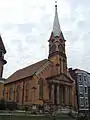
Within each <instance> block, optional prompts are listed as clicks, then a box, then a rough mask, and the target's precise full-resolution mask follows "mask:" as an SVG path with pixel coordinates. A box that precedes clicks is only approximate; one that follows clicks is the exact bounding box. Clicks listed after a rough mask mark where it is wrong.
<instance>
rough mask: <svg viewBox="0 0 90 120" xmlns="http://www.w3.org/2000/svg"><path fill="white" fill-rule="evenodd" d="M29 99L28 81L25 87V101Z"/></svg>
mask: <svg viewBox="0 0 90 120" xmlns="http://www.w3.org/2000/svg"><path fill="white" fill-rule="evenodd" d="M28 99H29V84H28V83H27V84H26V87H25V101H26V102H27V101H28Z"/></svg>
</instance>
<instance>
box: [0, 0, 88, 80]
mask: <svg viewBox="0 0 90 120" xmlns="http://www.w3.org/2000/svg"><path fill="white" fill-rule="evenodd" d="M57 4H58V16H59V21H60V26H61V30H62V32H63V35H64V37H65V39H66V54H67V61H68V67H72V68H80V69H83V70H86V71H88V72H90V67H89V65H90V60H89V59H90V47H89V45H90V1H89V0H87V2H85V0H57ZM54 6H55V1H54V0H0V34H1V36H2V39H3V42H4V45H5V47H6V50H7V53H6V54H5V59H6V60H7V64H6V65H5V66H4V74H3V77H5V78H7V77H9V76H10V75H11V74H12V73H14V72H15V71H16V70H18V69H22V68H24V67H26V66H29V65H30V64H33V63H35V62H38V61H40V60H42V59H45V58H48V39H49V37H50V35H51V32H52V28H53V20H54V13H55V11H54V10H55V9H54Z"/></svg>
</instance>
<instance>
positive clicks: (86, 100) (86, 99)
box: [85, 98, 88, 107]
mask: <svg viewBox="0 0 90 120" xmlns="http://www.w3.org/2000/svg"><path fill="white" fill-rule="evenodd" d="M85 105H86V106H87V107H88V98H85Z"/></svg>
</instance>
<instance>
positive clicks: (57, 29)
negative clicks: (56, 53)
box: [52, 1, 61, 37]
mask: <svg viewBox="0 0 90 120" xmlns="http://www.w3.org/2000/svg"><path fill="white" fill-rule="evenodd" d="M52 32H53V35H54V36H55V37H56V36H60V33H61V29H60V24H59V19H58V12H57V1H55V17H54V23H53V31H52Z"/></svg>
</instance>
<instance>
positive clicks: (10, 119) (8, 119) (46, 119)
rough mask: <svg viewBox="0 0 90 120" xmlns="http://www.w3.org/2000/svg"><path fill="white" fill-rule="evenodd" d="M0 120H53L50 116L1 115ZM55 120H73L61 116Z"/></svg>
mask: <svg viewBox="0 0 90 120" xmlns="http://www.w3.org/2000/svg"><path fill="white" fill-rule="evenodd" d="M0 120H53V119H52V117H50V116H15V115H13V116H8V115H2V116H0ZM56 120H73V119H72V118H70V117H69V116H66V115H61V116H57V117H56Z"/></svg>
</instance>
